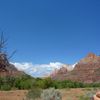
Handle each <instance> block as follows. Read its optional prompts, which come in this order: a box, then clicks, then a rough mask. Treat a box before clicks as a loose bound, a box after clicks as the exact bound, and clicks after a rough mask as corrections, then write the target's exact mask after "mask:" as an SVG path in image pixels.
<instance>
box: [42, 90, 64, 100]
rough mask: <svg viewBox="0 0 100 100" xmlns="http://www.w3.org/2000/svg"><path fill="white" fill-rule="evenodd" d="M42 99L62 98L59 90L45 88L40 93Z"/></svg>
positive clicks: (53, 99) (57, 99) (54, 99)
mask: <svg viewBox="0 0 100 100" xmlns="http://www.w3.org/2000/svg"><path fill="white" fill-rule="evenodd" d="M41 99H42V100H62V97H61V94H60V92H58V91H56V90H55V89H54V88H50V89H46V90H44V91H43V92H42V94H41Z"/></svg>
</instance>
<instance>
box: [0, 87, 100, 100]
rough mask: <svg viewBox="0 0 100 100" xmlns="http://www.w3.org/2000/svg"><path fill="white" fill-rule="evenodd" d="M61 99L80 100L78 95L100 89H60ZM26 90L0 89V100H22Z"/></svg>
mask: <svg viewBox="0 0 100 100" xmlns="http://www.w3.org/2000/svg"><path fill="white" fill-rule="evenodd" d="M59 91H60V92H61V94H62V100H80V99H79V97H80V96H82V95H84V94H86V93H89V92H90V93H91V92H94V93H95V92H96V91H100V89H88V88H85V89H81V88H77V89H61V90H59ZM26 94H27V90H15V91H0V100H23V98H24V97H25V95H26Z"/></svg>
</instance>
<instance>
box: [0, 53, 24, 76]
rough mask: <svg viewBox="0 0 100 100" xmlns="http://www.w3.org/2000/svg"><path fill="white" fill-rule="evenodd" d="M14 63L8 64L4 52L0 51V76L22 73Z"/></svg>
mask: <svg viewBox="0 0 100 100" xmlns="http://www.w3.org/2000/svg"><path fill="white" fill-rule="evenodd" d="M22 73H23V72H20V71H18V70H17V69H16V68H15V66H14V65H12V64H10V63H9V61H8V59H7V56H6V54H4V53H0V77H4V76H17V75H22Z"/></svg>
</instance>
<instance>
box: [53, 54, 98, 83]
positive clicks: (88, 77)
mask: <svg viewBox="0 0 100 100" xmlns="http://www.w3.org/2000/svg"><path fill="white" fill-rule="evenodd" d="M52 78H53V79H58V80H72V81H78V82H84V83H93V82H100V56H96V55H95V54H93V53H89V54H88V55H87V56H86V57H85V58H83V59H81V60H80V61H79V62H78V63H77V64H76V65H75V67H74V69H73V70H72V71H70V72H66V73H62V74H56V75H55V76H54V77H52Z"/></svg>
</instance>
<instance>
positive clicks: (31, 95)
mask: <svg viewBox="0 0 100 100" xmlns="http://www.w3.org/2000/svg"><path fill="white" fill-rule="evenodd" d="M41 92H42V90H41V89H39V88H34V89H32V90H29V92H28V93H27V95H26V98H25V99H24V100H37V99H38V98H40V96H41Z"/></svg>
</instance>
